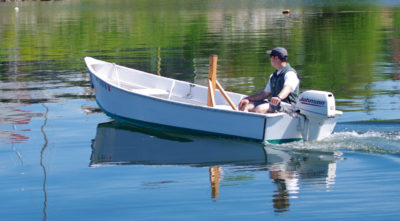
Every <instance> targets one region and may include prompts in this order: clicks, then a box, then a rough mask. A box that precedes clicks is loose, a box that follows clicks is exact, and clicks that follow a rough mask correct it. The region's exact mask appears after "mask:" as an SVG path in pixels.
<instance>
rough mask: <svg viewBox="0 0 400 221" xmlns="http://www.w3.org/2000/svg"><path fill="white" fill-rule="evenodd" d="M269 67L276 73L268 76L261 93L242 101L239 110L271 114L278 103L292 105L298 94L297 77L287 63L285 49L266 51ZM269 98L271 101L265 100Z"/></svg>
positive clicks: (277, 108) (277, 106) (278, 48)
mask: <svg viewBox="0 0 400 221" xmlns="http://www.w3.org/2000/svg"><path fill="white" fill-rule="evenodd" d="M267 54H269V55H270V58H269V59H270V61H271V65H272V66H273V67H274V68H276V71H275V72H274V73H273V74H271V75H270V77H269V81H268V84H267V86H266V87H265V89H264V90H263V91H260V92H258V93H257V94H255V95H251V96H248V97H246V98H244V99H242V100H241V101H240V103H239V110H241V111H249V112H256V113H273V112H276V111H278V110H279V109H280V106H279V104H280V102H281V101H283V102H287V103H291V104H294V103H296V101H297V97H298V94H299V84H300V80H299V76H298V74H297V72H296V71H295V70H294V69H293V68H292V67H290V64H289V63H288V62H287V59H288V53H287V50H286V49H285V48H282V47H277V48H274V49H273V50H269V51H267ZM270 96H271V100H270V101H269V102H268V100H266V99H267V98H268V97H270Z"/></svg>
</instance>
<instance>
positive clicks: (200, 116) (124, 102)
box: [85, 58, 336, 143]
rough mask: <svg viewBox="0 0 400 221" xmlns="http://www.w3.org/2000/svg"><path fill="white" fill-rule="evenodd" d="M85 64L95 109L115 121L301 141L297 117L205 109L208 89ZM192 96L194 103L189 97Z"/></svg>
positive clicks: (301, 121)
mask: <svg viewBox="0 0 400 221" xmlns="http://www.w3.org/2000/svg"><path fill="white" fill-rule="evenodd" d="M85 61H86V64H87V67H88V70H89V73H90V79H91V84H92V86H93V88H94V91H95V95H96V101H97V103H98V105H99V106H100V108H101V109H102V110H103V111H104V112H105V113H106V114H107V115H109V116H110V117H112V118H115V119H117V120H123V121H129V122H131V123H134V124H138V125H143V124H146V125H150V126H152V127H153V126H167V127H169V128H175V129H176V128H178V129H184V130H191V131H196V132H202V133H213V134H222V135H228V136H234V137H241V138H248V139H254V140H260V141H268V142H270V143H283V142H290V141H296V140H301V139H302V137H303V134H302V127H303V126H304V122H305V118H304V116H302V115H298V114H287V113H283V112H282V113H273V114H257V113H249V112H242V111H234V110H232V109H227V108H226V107H229V105H219V106H222V107H223V108H220V107H218V105H217V107H208V106H207V105H206V104H205V103H206V98H207V88H206V87H204V86H201V85H194V84H190V83H187V82H182V81H177V80H174V79H168V78H163V77H160V76H156V75H152V74H148V73H144V72H139V71H137V70H134V69H129V68H124V67H122V66H118V67H119V68H121V70H119V71H120V72H121V74H120V75H119V76H118V74H116V73H114V74H113V73H111V72H112V71H111V72H110V71H109V70H108V69H110V67H112V65H114V67H116V65H115V64H111V63H108V62H103V61H100V60H96V59H93V58H85ZM95 65H100V66H101V65H105V66H107V65H108V67H102V68H100V70H106V69H107V70H108V71H103V72H102V71H98V70H96V68H94V67H95ZM104 72H107V73H104ZM108 72H110V73H111V74H110V73H108ZM124 76H125V79H127V78H129V79H128V80H129V81H136V80H137V79H135V78H139V77H140V78H141V79H139V80H138V81H141V82H139V83H141V85H143V84H147V85H145V86H144V87H143V88H142V89H140V90H137V89H132V88H127V87H123V86H121V85H122V84H123V80H124V79H122V80H121V78H122V77H124ZM126 76H127V77H126ZM143 79H145V80H143ZM121 82H122V83H121ZM149 82H150V83H149ZM149 85H150V86H149ZM171 85H172V86H171ZM153 88H155V90H154V89H153ZM160 88H161V89H160ZM168 88H170V89H168ZM172 91H174V93H172ZM150 92H151V93H150ZM156 92H157V93H158V92H160V93H159V94H157V93H156ZM161 92H162V93H161ZM228 93H230V95H231V96H232V97H233V102H234V103H235V104H236V105H237V104H238V103H239V101H240V99H241V98H242V97H244V96H245V95H241V94H236V93H231V92H228ZM192 96H194V97H195V99H189V97H192ZM221 97H222V95H221V94H219V93H216V100H217V101H218V102H219V103H221V101H220V100H224V99H223V98H222V99H221ZM196 99H197V100H196ZM189 100H190V101H195V100H196V103H193V102H192V103H191V102H189ZM224 101H225V100H224ZM202 102H203V103H202ZM221 104H222V103H221ZM335 122H336V120H335ZM328 130H330V129H327V131H323V133H324V134H327V135H329V134H331V132H332V130H333V129H332V130H330V131H328Z"/></svg>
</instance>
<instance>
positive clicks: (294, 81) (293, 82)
mask: <svg viewBox="0 0 400 221" xmlns="http://www.w3.org/2000/svg"><path fill="white" fill-rule="evenodd" d="M281 72H282V70H281V71H278V75H280V74H281ZM272 75H273V73H272V74H271V75H270V76H269V80H268V84H267V86H266V87H265V89H264V91H265V92H268V93H271V85H270V82H271V77H272ZM284 79H285V83H284V84H283V86H286V85H289V86H290V87H291V88H292V90H291V91H290V92H293V91H294V90H295V89H296V88H297V86H298V85H299V83H300V80H299V78H297V74H296V73H295V72H294V71H288V72H286V75H285V78H284Z"/></svg>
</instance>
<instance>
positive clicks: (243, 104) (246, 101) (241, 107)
mask: <svg viewBox="0 0 400 221" xmlns="http://www.w3.org/2000/svg"><path fill="white" fill-rule="evenodd" d="M249 103H250V101H249V99H247V98H244V99H242V100H241V101H240V102H239V110H241V111H243V110H244V109H245V108H246V106H247V105H248V104H249Z"/></svg>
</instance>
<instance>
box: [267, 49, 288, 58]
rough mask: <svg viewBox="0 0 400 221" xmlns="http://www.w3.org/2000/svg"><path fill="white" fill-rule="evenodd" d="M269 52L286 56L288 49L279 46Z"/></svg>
mask: <svg viewBox="0 0 400 221" xmlns="http://www.w3.org/2000/svg"><path fill="white" fill-rule="evenodd" d="M267 54H269V55H272V56H278V57H280V58H284V57H287V56H288V53H287V50H286V49H285V48H282V47H277V48H274V49H272V50H268V51H267Z"/></svg>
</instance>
